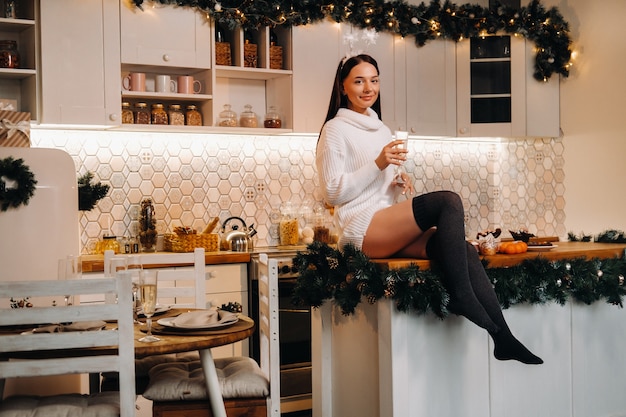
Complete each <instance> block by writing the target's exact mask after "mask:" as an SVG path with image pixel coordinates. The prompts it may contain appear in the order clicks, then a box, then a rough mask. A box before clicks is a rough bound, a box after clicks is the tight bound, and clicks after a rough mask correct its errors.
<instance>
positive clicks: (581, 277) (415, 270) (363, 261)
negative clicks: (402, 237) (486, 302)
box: [293, 241, 626, 319]
mask: <svg viewBox="0 0 626 417" xmlns="http://www.w3.org/2000/svg"><path fill="white" fill-rule="evenodd" d="M293 262H294V265H295V266H296V267H297V268H298V272H299V277H298V279H297V283H296V287H295V289H294V302H296V303H297V304H300V305H306V306H311V307H314V308H317V307H320V306H321V305H322V304H323V303H324V302H325V301H326V300H332V301H333V303H334V304H336V305H337V306H338V307H339V308H340V309H341V312H342V313H343V314H345V315H351V314H353V313H354V311H355V309H356V307H357V306H358V305H359V303H360V302H361V300H362V299H365V300H367V302H368V303H370V304H373V303H375V302H376V301H378V300H380V299H391V300H394V301H395V304H396V307H397V308H398V310H399V311H403V312H408V311H411V312H414V313H417V314H420V315H421V314H426V313H428V312H430V313H433V314H435V315H436V316H437V317H439V318H442V319H443V318H445V317H446V316H447V315H448V314H449V311H448V309H447V304H448V301H449V295H448V293H447V292H446V290H445V289H444V288H443V285H442V284H441V276H440V273H439V271H437V269H436V268H432V269H429V270H420V268H419V267H418V266H417V265H411V266H409V267H406V268H400V269H393V270H385V269H382V268H380V267H379V266H378V265H376V264H375V263H373V262H372V261H371V260H370V259H369V258H368V257H367V256H366V255H365V254H363V252H361V251H360V250H358V249H356V248H355V247H354V246H351V245H348V246H346V247H345V248H344V250H343V251H339V250H338V249H334V248H331V247H330V246H328V245H327V244H324V243H321V242H318V241H315V242H313V243H312V244H310V245H309V246H308V247H307V251H306V252H299V253H298V254H297V255H296V256H295V258H294V260H293ZM486 271H487V275H488V276H489V279H490V280H491V282H492V284H493V285H494V289H495V292H496V295H497V296H498V299H499V301H500V304H501V305H502V308H504V309H506V308H509V307H511V306H513V305H516V304H523V303H527V304H545V303H548V302H555V303H558V304H561V305H563V304H565V303H566V302H567V301H570V300H574V301H578V302H582V303H585V304H592V303H594V302H596V301H599V300H604V301H606V302H607V303H609V304H613V305H617V306H619V307H623V298H624V295H626V286H624V276H625V275H626V258H624V257H620V258H610V259H598V258H594V259H591V260H588V259H584V258H574V259H566V260H559V261H549V260H547V259H545V258H543V257H536V258H535V259H526V260H524V261H522V262H521V263H520V264H518V265H515V266H512V267H506V268H487V269H486Z"/></svg>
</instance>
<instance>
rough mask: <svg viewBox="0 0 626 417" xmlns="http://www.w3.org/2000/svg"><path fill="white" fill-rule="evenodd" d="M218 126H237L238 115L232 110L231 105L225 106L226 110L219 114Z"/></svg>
mask: <svg viewBox="0 0 626 417" xmlns="http://www.w3.org/2000/svg"><path fill="white" fill-rule="evenodd" d="M217 125H218V126H226V127H235V126H237V113H235V112H234V111H232V110H231V109H230V104H224V110H222V111H221V112H220V114H219V120H218V121H217Z"/></svg>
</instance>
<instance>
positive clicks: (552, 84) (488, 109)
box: [456, 35, 559, 137]
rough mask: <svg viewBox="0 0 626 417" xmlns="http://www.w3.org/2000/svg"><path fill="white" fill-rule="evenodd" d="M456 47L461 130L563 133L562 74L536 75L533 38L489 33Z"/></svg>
mask: <svg viewBox="0 0 626 417" xmlns="http://www.w3.org/2000/svg"><path fill="white" fill-rule="evenodd" d="M456 50H457V135H458V136H473V137H480V136H487V137H524V136H544V137H556V136H559V80H558V77H557V76H554V77H553V78H554V79H550V80H548V81H546V82H540V81H537V80H535V79H534V78H533V62H534V52H533V44H532V42H529V41H526V40H525V39H523V38H521V37H516V36H509V35H506V36H485V37H477V38H471V39H469V40H463V41H461V42H459V43H458V44H457V48H456Z"/></svg>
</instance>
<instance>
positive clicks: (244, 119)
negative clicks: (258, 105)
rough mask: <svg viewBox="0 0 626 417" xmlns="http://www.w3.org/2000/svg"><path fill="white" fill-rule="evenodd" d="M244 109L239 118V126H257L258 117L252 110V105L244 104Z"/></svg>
mask: <svg viewBox="0 0 626 417" xmlns="http://www.w3.org/2000/svg"><path fill="white" fill-rule="evenodd" d="M244 109H245V110H244V111H243V112H241V117H240V118H239V126H241V127H257V126H258V121H257V118H256V113H254V112H253V111H252V106H251V105H249V104H246V105H245V106H244Z"/></svg>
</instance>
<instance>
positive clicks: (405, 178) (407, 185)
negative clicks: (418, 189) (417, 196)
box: [393, 172, 415, 195]
mask: <svg viewBox="0 0 626 417" xmlns="http://www.w3.org/2000/svg"><path fill="white" fill-rule="evenodd" d="M400 176H401V177H402V182H399V181H396V179H395V178H394V180H393V185H395V186H396V187H402V195H405V194H406V193H407V192H408V193H409V195H413V193H414V192H415V188H413V183H412V182H411V178H410V177H409V175H408V174H407V173H406V172H402V173H400Z"/></svg>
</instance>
